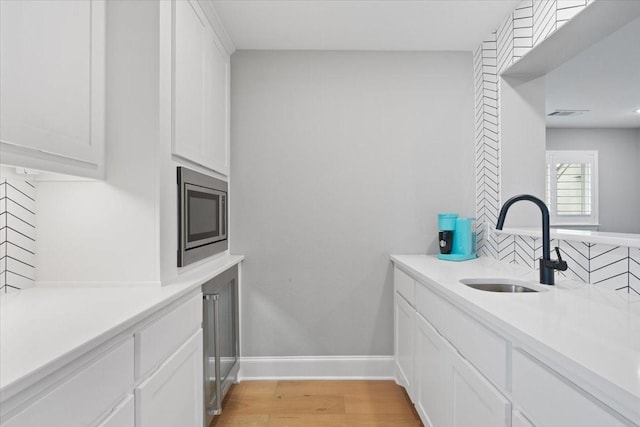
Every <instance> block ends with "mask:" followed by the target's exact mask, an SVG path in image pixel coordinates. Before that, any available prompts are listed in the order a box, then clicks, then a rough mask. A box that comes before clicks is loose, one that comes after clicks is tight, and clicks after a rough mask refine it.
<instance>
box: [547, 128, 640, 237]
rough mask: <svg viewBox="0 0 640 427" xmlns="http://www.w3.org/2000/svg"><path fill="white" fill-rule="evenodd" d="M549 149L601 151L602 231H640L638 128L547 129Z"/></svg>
mask: <svg viewBox="0 0 640 427" xmlns="http://www.w3.org/2000/svg"><path fill="white" fill-rule="evenodd" d="M547 150H596V151H598V177H599V180H598V181H599V191H598V193H599V222H600V228H599V230H600V231H613V232H620V233H640V168H638V165H639V164H640V163H639V162H638V160H639V159H640V141H638V129H631V128H629V129H588V128H582V129H560V128H549V129H547Z"/></svg>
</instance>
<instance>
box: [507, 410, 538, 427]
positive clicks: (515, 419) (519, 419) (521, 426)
mask: <svg viewBox="0 0 640 427" xmlns="http://www.w3.org/2000/svg"><path fill="white" fill-rule="evenodd" d="M511 427H533V424H531V423H530V422H529V420H528V419H527V418H526V417H525V416H524V415H522V412H520V411H518V410H516V409H514V410H513V412H511Z"/></svg>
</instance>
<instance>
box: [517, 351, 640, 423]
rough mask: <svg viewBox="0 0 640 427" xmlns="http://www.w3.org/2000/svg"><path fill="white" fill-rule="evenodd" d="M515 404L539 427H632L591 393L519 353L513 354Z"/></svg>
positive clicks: (525, 354)
mask: <svg viewBox="0 0 640 427" xmlns="http://www.w3.org/2000/svg"><path fill="white" fill-rule="evenodd" d="M512 357H513V359H512V360H513V379H512V393H513V401H514V403H516V404H517V405H518V406H519V407H520V408H522V410H523V411H524V412H525V413H526V414H527V416H528V417H529V418H530V419H531V421H532V422H533V423H534V424H536V425H540V426H556V427H564V426H581V427H598V426H607V427H615V426H629V425H635V424H632V423H630V422H629V421H628V420H625V419H623V418H622V417H621V416H620V415H618V414H616V413H615V412H614V411H613V410H612V409H610V408H608V407H607V406H606V405H604V404H603V403H602V402H599V401H597V400H596V399H595V398H594V397H593V396H591V395H589V393H587V392H585V391H584V390H582V389H579V388H578V387H576V386H575V385H574V384H573V383H571V382H570V381H568V380H566V379H565V378H563V377H562V376H561V375H559V374H558V373H556V372H555V371H553V370H552V369H551V368H549V367H548V366H546V365H544V364H543V363H542V362H540V361H539V360H537V359H535V358H534V357H533V356H531V355H530V354H528V353H526V352H525V351H522V350H520V349H514V351H513V356H512Z"/></svg>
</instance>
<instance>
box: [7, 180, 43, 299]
mask: <svg viewBox="0 0 640 427" xmlns="http://www.w3.org/2000/svg"><path fill="white" fill-rule="evenodd" d="M35 217H36V202H35V187H34V186H33V184H32V183H30V182H28V181H24V180H19V179H5V178H1V179H0V291H1V292H9V291H11V290H14V289H22V288H27V287H30V286H33V284H34V280H35V246H36V228H35Z"/></svg>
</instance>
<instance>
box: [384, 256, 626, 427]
mask: <svg viewBox="0 0 640 427" xmlns="http://www.w3.org/2000/svg"><path fill="white" fill-rule="evenodd" d="M394 277H395V281H396V283H395V301H396V303H395V335H396V339H395V342H396V367H397V369H396V373H397V382H398V383H399V384H401V385H403V386H407V384H408V386H407V390H408V394H409V397H410V398H411V400H412V402H413V404H414V405H415V407H416V410H417V412H418V414H419V415H420V418H421V419H422V421H423V423H424V424H425V426H427V427H467V426H474V427H496V426H505V427H508V426H511V427H533V426H539V427H569V426H580V427H601V426H607V427H616V426H637V425H638V423H634V422H633V421H631V420H628V419H627V418H624V417H623V416H622V415H620V414H619V413H617V412H616V411H614V410H613V409H612V408H610V407H609V406H607V405H605V404H604V403H603V402H601V401H599V400H598V399H596V398H595V397H594V396H593V395H592V394H591V393H589V392H587V391H585V390H583V389H581V388H579V387H577V386H576V385H575V384H574V383H572V382H571V381H570V380H568V379H566V378H565V377H564V376H563V375H562V374H560V373H558V372H556V371H554V370H553V369H552V368H550V367H549V366H547V365H546V364H544V363H543V362H541V361H540V360H538V359H537V358H536V357H534V356H532V355H531V354H530V353H529V351H530V350H527V349H526V348H524V347H521V345H520V344H518V345H515V344H513V343H512V340H511V339H510V338H509V337H508V336H506V334H501V333H500V332H498V331H497V330H496V329H494V328H491V327H490V326H488V325H487V324H485V323H484V322H483V321H481V320H480V319H477V318H475V317H473V316H472V315H470V314H469V313H468V311H466V310H464V309H463V308H462V307H460V306H457V305H456V304H454V303H453V302H452V301H450V300H449V299H447V298H445V297H443V296H442V295H441V294H440V293H439V292H436V290H437V288H436V287H435V286H434V285H429V286H427V285H424V284H422V283H421V282H420V281H419V280H418V279H417V278H413V277H408V276H407V274H405V273H404V272H402V271H401V270H399V269H398V268H396V272H395V276H394ZM412 280H413V282H412ZM412 286H413V287H412ZM403 289H404V292H403V293H404V294H405V295H415V305H414V306H412V305H410V304H408V303H407V301H406V300H405V299H404V298H403V297H402V296H401V295H400V292H401V291H402V290H403ZM414 291H415V292H414ZM411 333H413V340H412V342H410V341H411V339H410V338H409V335H410V334H411ZM411 351H413V356H411V355H410V354H409V353H410V352H411ZM412 372H413V376H412V375H411V373H412ZM507 396H509V397H507ZM525 414H526V416H525Z"/></svg>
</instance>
